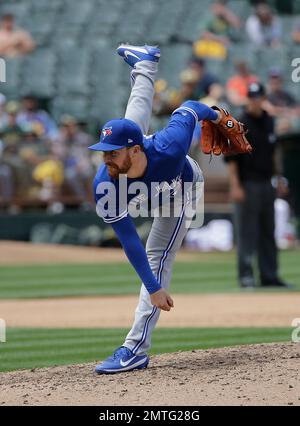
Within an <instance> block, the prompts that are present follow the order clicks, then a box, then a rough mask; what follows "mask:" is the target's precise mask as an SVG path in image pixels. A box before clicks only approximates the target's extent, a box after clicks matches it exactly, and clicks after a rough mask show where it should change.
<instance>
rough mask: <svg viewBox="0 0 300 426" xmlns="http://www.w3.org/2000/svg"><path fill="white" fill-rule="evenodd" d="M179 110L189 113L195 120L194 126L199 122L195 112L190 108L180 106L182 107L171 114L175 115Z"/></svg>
mask: <svg viewBox="0 0 300 426" xmlns="http://www.w3.org/2000/svg"><path fill="white" fill-rule="evenodd" d="M181 110H184V111H188V112H189V113H191V114H192V115H193V116H194V118H195V120H196V124H197V123H198V121H199V119H198V115H197V113H196V111H194V110H193V109H192V108H189V107H185V106H182V107H179V108H177V109H175V111H174V112H173V114H175V113H176V112H178V111H181ZM173 114H172V115H173Z"/></svg>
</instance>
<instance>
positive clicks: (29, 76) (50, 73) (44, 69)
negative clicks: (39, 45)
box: [20, 48, 57, 97]
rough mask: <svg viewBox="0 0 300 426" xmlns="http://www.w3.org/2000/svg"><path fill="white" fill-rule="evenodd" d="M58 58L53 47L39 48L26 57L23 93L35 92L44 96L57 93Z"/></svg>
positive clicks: (23, 72)
mask: <svg viewBox="0 0 300 426" xmlns="http://www.w3.org/2000/svg"><path fill="white" fill-rule="evenodd" d="M56 62H57V58H56V55H55V53H54V52H53V50H52V49H51V48H49V49H47V48H45V49H38V50H36V51H35V52H34V53H33V54H31V55H28V56H26V57H25V58H24V66H23V69H22V85H21V89H20V90H21V93H22V94H26V93H34V94H36V95H39V96H43V97H51V96H53V95H54V94H55V86H54V83H55V68H56Z"/></svg>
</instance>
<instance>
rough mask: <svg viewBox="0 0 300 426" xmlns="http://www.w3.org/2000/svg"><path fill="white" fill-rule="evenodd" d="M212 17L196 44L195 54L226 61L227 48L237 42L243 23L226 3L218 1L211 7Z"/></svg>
mask: <svg viewBox="0 0 300 426" xmlns="http://www.w3.org/2000/svg"><path fill="white" fill-rule="evenodd" d="M211 12H212V17H211V18H210V19H209V20H208V22H207V23H206V25H205V30H204V32H203V33H202V34H201V38H200V40H198V41H196V42H195V44H194V54H195V55H196V56H198V57H212V58H217V59H225V58H226V56H227V47H228V46H229V44H230V42H231V41H234V40H236V39H237V38H238V37H237V35H238V31H239V30H240V28H241V26H242V23H241V20H240V18H239V17H238V16H237V15H236V14H235V13H234V12H233V11H231V10H230V9H229V8H228V7H227V6H226V2H225V1H216V2H214V3H213V4H212V6H211Z"/></svg>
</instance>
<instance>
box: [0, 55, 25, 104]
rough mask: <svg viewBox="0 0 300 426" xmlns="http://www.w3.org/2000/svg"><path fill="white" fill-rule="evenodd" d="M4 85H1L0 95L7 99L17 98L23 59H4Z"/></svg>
mask: <svg viewBox="0 0 300 426" xmlns="http://www.w3.org/2000/svg"><path fill="white" fill-rule="evenodd" d="M5 62H6V83H1V89H0V91H1V93H3V94H4V95H6V96H7V97H8V98H9V99H17V98H18V97H19V88H20V84H21V75H22V67H23V63H24V59H23V58H12V59H6V61H5Z"/></svg>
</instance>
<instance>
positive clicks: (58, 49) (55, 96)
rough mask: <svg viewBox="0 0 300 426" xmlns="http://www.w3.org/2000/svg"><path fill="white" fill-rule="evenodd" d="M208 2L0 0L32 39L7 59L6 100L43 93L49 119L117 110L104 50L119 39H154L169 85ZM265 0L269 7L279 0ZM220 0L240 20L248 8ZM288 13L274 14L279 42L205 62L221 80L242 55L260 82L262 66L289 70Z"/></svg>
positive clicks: (114, 73)
mask: <svg viewBox="0 0 300 426" xmlns="http://www.w3.org/2000/svg"><path fill="white" fill-rule="evenodd" d="M210 3H211V1H210V0H202V1H195V0H164V1H163V2H162V1H160V0H153V1H151V2H148V1H146V0H142V1H136V0H126V1H121V0H110V1H107V0H86V1H84V2H82V1H81V0H64V1H63V0H53V1H51V2H49V1H46V0H28V1H26V2H22V1H20V0H11V1H10V2H9V3H8V4H1V5H0V14H3V13H6V12H11V13H13V14H14V15H15V16H16V19H17V23H18V24H19V25H21V26H24V27H25V28H26V29H28V30H29V31H30V33H31V34H32V36H33V38H34V40H35V41H36V42H37V44H38V48H37V49H36V50H35V52H34V53H33V54H32V55H30V56H28V57H26V58H16V59H8V60H7V75H8V78H7V83H6V84H5V85H2V86H1V92H2V93H4V94H5V95H6V96H7V97H8V98H9V99H15V98H19V97H20V95H24V94H27V93H31V94H36V95H38V96H39V97H41V98H46V99H48V100H49V101H50V102H49V109H50V112H51V113H52V114H53V116H54V117H55V118H56V119H58V118H59V117H60V115H61V114H63V113H70V114H72V115H75V116H76V117H78V118H79V119H81V120H84V121H88V122H89V123H95V122H96V123H97V125H99V124H103V123H104V122H105V121H106V120H107V119H109V118H112V117H115V116H120V115H122V112H123V111H124V105H125V102H126V97H127V94H128V79H127V73H126V72H125V68H124V67H123V64H122V63H121V62H120V61H119V60H118V58H116V57H115V56H114V55H112V54H111V52H112V49H114V48H115V47H116V46H117V44H118V43H119V42H120V41H128V42H130V43H140V42H146V43H148V44H155V43H158V44H160V46H161V47H162V49H163V56H162V60H161V66H160V77H163V78H165V79H166V80H167V81H169V83H170V84H171V85H172V86H174V87H176V86H178V85H179V79H178V75H179V73H180V71H182V70H183V69H184V68H185V66H186V63H187V61H188V59H189V57H190V55H191V44H192V42H193V41H194V40H196V39H197V37H198V36H199V34H200V32H201V30H202V29H203V24H204V23H205V21H206V17H207V14H208V13H209V11H210V9H209V4H210ZM272 3H273V4H274V5H275V6H276V5H277V3H279V2H276V1H274V2H272ZM281 3H282V2H281ZM228 5H229V6H230V7H232V9H233V10H235V12H236V13H237V14H238V15H239V16H240V17H241V18H242V19H245V18H246V17H247V16H249V14H250V11H251V5H250V3H249V2H247V1H246V0H245V1H244V0H242V1H240V0H238V1H237V0H231V1H229V2H228ZM299 5H300V2H299V1H297V0H295V1H293V2H292V6H293V10H291V11H292V12H294V13H299V11H300V6H299ZM137 17H138V19H137ZM294 19H295V17H294V16H292V15H283V16H282V21H283V28H284V31H283V33H284V45H283V46H282V47H279V48H277V49H268V48H265V49H264V48H261V49H258V50H257V49H256V50H255V49H254V48H253V46H252V45H251V44H249V42H247V40H246V37H242V38H241V40H239V42H238V43H236V44H235V45H234V49H231V50H230V52H229V55H228V57H227V59H226V61H221V62H220V61H213V60H210V61H209V64H208V66H209V68H210V69H211V70H212V71H214V73H215V74H217V75H218V76H219V77H220V79H221V81H222V82H223V83H225V82H226V80H227V79H228V77H229V76H230V75H231V74H232V72H233V60H234V59H236V58H239V59H240V58H247V60H248V61H249V63H250V65H251V67H252V69H254V70H255V71H256V72H257V73H258V75H259V76H260V77H261V79H262V80H263V81H264V80H265V79H266V69H267V68H268V67H269V66H270V64H276V65H278V66H281V67H283V68H284V69H286V70H287V72H286V73H285V75H286V76H289V75H290V62H291V60H290V59H291V58H292V57H295V54H297V55H298V56H299V54H300V47H295V46H294V45H293V44H292V42H291V38H290V31H291V28H292V27H293V21H294ZM103 58H105V60H104V59H103ZM287 78H288V77H287ZM112 87H113V88H114V90H112ZM291 89H293V94H294V96H295V97H296V98H297V99H298V100H300V91H299V90H298V87H297V86H296V85H294V86H291ZM120 100H121V101H120Z"/></svg>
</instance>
